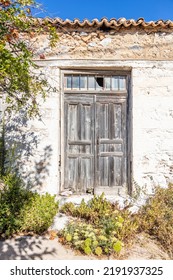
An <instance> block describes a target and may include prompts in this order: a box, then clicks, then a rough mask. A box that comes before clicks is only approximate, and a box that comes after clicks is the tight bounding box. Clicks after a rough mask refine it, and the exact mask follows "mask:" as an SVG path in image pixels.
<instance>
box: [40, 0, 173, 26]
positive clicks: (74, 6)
mask: <svg viewBox="0 0 173 280" xmlns="http://www.w3.org/2000/svg"><path fill="white" fill-rule="evenodd" d="M37 2H39V3H42V4H43V5H44V9H45V12H44V13H42V14H37V16H41V17H44V16H49V17H60V18H62V19H66V18H68V19H71V20H72V19H74V18H79V19H81V20H82V19H84V18H88V19H90V20H91V19H93V18H98V19H101V18H102V17H107V18H108V19H110V18H116V19H118V18H120V17H125V18H126V19H131V18H133V19H138V18H140V17H143V18H145V20H146V21H150V20H158V19H164V20H166V19H171V20H173V0H37Z"/></svg>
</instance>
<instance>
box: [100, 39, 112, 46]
mask: <svg viewBox="0 0 173 280" xmlns="http://www.w3.org/2000/svg"><path fill="white" fill-rule="evenodd" d="M111 42H112V39H111V38H104V39H103V40H102V41H101V42H100V44H101V45H102V46H103V47H106V46H108V45H109V44H110V43H111Z"/></svg>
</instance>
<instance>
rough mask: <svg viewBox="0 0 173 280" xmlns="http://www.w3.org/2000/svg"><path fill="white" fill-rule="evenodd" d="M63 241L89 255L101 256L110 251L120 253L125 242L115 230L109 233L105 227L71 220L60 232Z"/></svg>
mask: <svg viewBox="0 0 173 280" xmlns="http://www.w3.org/2000/svg"><path fill="white" fill-rule="evenodd" d="M59 236H60V237H61V239H60V240H61V241H62V242H63V243H65V244H69V245H71V246H72V247H73V248H75V249H77V250H80V251H81V252H83V253H85V254H87V255H89V254H91V253H92V254H95V255H97V256H101V255H104V254H110V253H116V254H117V253H119V252H120V251H121V249H122V246H123V243H122V242H121V241H120V240H118V239H117V238H116V237H115V236H114V233H113V232H109V234H107V233H106V232H105V230H104V228H101V227H96V226H95V225H91V224H87V223H85V222H79V221H76V222H71V223H69V224H68V225H67V227H66V228H65V229H64V230H62V231H60V232H59Z"/></svg>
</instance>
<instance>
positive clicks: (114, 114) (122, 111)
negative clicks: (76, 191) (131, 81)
mask: <svg viewBox="0 0 173 280" xmlns="http://www.w3.org/2000/svg"><path fill="white" fill-rule="evenodd" d="M96 138H97V141H96V142H97V185H96V191H98V189H100V190H101V189H102V190H103V191H104V192H106V190H107V191H108V192H109V193H111V191H112V192H113V193H115V192H116V191H117V192H118V190H119V188H121V187H122V185H123V184H125V182H126V99H125V98H121V99H120V98H119V99H118V100H117V98H116V97H109V98H108V97H97V101H96Z"/></svg>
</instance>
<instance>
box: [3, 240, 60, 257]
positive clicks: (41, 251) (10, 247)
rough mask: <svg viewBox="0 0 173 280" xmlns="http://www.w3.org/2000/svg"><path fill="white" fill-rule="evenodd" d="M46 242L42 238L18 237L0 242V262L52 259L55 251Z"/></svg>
mask: <svg viewBox="0 0 173 280" xmlns="http://www.w3.org/2000/svg"><path fill="white" fill-rule="evenodd" d="M48 241H49V240H48V238H46V237H44V236H20V237H17V238H15V239H14V238H12V239H7V240H0V260H43V259H49V258H50V259H52V258H53V257H54V255H55V254H56V253H57V250H56V249H55V248H53V244H52V246H50V242H49V243H47V242H48ZM48 244H49V246H48Z"/></svg>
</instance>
